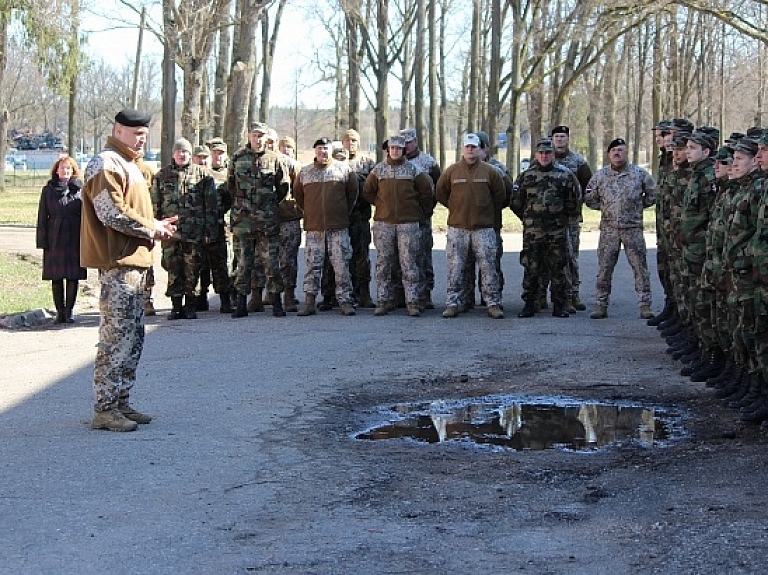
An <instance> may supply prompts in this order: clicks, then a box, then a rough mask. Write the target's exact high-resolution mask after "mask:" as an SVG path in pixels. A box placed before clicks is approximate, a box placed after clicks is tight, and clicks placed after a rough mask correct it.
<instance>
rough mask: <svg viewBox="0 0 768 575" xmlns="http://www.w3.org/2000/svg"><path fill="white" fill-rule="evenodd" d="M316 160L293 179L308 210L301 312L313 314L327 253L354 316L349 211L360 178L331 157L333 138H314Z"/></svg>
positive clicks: (339, 294)
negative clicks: (305, 266)
mask: <svg viewBox="0 0 768 575" xmlns="http://www.w3.org/2000/svg"><path fill="white" fill-rule="evenodd" d="M314 148H315V160H314V162H313V163H312V164H310V165H307V166H304V167H302V168H301V171H300V172H299V175H298V177H297V178H296V181H295V182H294V196H295V197H296V203H297V204H298V205H299V207H300V208H301V209H302V210H303V211H304V231H305V232H306V248H305V251H306V256H307V271H306V274H305V276H304V298H305V299H304V307H303V308H301V309H300V310H299V315H300V316H309V315H314V314H315V313H316V311H317V308H316V305H315V298H316V297H317V294H318V292H319V291H320V282H321V277H322V274H323V261H324V260H325V255H326V253H328V254H330V255H329V259H330V260H331V265H332V267H333V271H334V273H335V276H336V299H337V300H338V302H339V307H340V308H341V313H342V315H345V316H352V315H355V308H354V306H353V294H352V280H351V278H350V274H349V260H350V259H351V258H352V245H351V243H350V239H349V214H350V212H351V211H352V208H353V207H354V205H355V202H356V201H357V195H358V193H359V189H360V186H359V183H358V179H357V176H356V175H355V174H354V173H353V172H352V170H350V168H349V166H348V165H347V163H346V162H339V161H336V160H334V159H333V158H332V157H331V140H329V139H328V138H319V139H318V140H316V141H315V143H314Z"/></svg>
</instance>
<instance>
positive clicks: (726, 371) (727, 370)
mask: <svg viewBox="0 0 768 575" xmlns="http://www.w3.org/2000/svg"><path fill="white" fill-rule="evenodd" d="M735 368H736V362H735V361H733V358H732V357H731V356H730V355H729V356H728V357H727V358H726V360H725V365H724V366H723V369H722V370H721V371H720V373H718V374H717V375H716V376H713V377H710V378H709V379H707V387H717V385H718V384H719V383H720V382H721V381H724V380H727V379H728V378H730V377H731V376H732V375H733V370H734V369H735Z"/></svg>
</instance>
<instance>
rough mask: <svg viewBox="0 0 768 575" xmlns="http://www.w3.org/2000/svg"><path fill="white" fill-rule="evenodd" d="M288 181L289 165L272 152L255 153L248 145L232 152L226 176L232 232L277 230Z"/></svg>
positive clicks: (271, 231) (246, 234) (270, 232)
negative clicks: (230, 199) (230, 204)
mask: <svg viewBox="0 0 768 575" xmlns="http://www.w3.org/2000/svg"><path fill="white" fill-rule="evenodd" d="M290 185H291V183H290V178H289V173H288V168H287V167H286V166H285V162H284V161H283V159H282V158H281V157H280V156H278V155H277V154H276V153H275V152H271V151H269V150H267V151H263V152H258V153H257V152H254V151H253V150H252V149H251V147H250V145H247V146H246V147H245V148H242V149H240V150H238V151H237V152H235V154H234V155H233V156H232V158H231V160H230V164H229V173H228V177H227V186H228V188H229V193H230V194H231V196H232V214H231V215H230V222H231V224H230V225H231V227H232V232H233V233H235V234H238V235H245V236H248V235H251V234H253V233H255V232H265V233H267V234H270V235H274V234H276V233H279V231H280V214H279V206H280V202H281V201H283V198H285V196H286V195H287V194H288V190H289V188H290Z"/></svg>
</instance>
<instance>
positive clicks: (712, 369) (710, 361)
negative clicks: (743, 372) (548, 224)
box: [691, 347, 725, 381]
mask: <svg viewBox="0 0 768 575" xmlns="http://www.w3.org/2000/svg"><path fill="white" fill-rule="evenodd" d="M705 357H706V362H705V363H704V364H702V365H701V366H700V367H699V369H697V370H696V371H694V372H693V373H692V374H691V381H707V379H709V378H710V377H712V376H714V375H717V374H719V373H720V372H721V371H723V367H724V366H725V356H724V355H723V351H722V350H721V349H720V348H719V347H713V348H710V349H709V351H708V352H707V354H706V356H705Z"/></svg>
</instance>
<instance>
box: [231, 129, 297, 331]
mask: <svg viewBox="0 0 768 575" xmlns="http://www.w3.org/2000/svg"><path fill="white" fill-rule="evenodd" d="M267 130H268V128H267V126H266V125H265V124H263V123H261V122H256V123H254V124H253V125H252V126H251V129H250V132H249V133H248V144H246V146H245V147H244V148H241V149H240V150H238V151H237V152H235V154H234V155H233V156H232V160H231V162H230V165H229V172H228V179H227V185H228V187H229V193H230V194H231V195H232V212H231V216H230V221H231V227H232V233H233V234H235V235H236V236H237V239H238V242H239V244H240V254H239V256H238V262H237V272H236V279H235V288H236V289H237V308H236V309H235V311H234V312H232V317H233V318H239V317H245V316H247V315H248V304H247V298H248V293H249V292H250V291H251V275H252V272H253V269H254V264H255V261H261V262H262V263H263V265H264V267H265V270H266V275H267V291H268V292H269V293H271V294H272V315H273V316H275V317H284V316H285V311H284V310H283V302H282V299H281V298H282V293H283V279H282V276H281V275H280V214H279V210H280V208H279V206H280V202H281V201H283V198H285V196H286V194H287V193H288V189H289V188H290V179H289V174H288V168H287V167H286V166H285V163H284V162H283V160H282V158H281V157H280V156H278V154H276V153H275V152H271V151H269V150H267V149H266V147H265V146H266V135H267Z"/></svg>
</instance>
